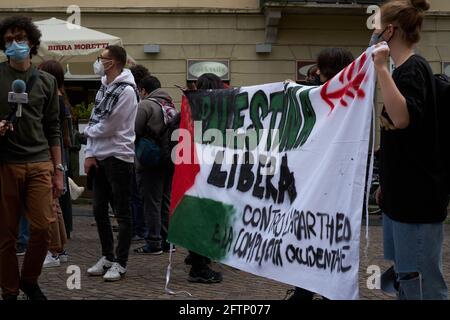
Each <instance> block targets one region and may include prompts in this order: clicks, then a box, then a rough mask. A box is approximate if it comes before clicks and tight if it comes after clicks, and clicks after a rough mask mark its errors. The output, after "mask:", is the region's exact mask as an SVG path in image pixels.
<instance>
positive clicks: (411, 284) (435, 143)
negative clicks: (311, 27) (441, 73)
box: [373, 0, 449, 300]
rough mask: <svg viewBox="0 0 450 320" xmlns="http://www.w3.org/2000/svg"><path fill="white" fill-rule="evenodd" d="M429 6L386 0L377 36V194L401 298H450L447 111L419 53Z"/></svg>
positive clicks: (386, 253) (415, 0)
mask: <svg viewBox="0 0 450 320" xmlns="http://www.w3.org/2000/svg"><path fill="white" fill-rule="evenodd" d="M429 8H430V5H429V3H428V2H427V1H426V0H395V1H389V2H386V3H385V4H383V6H382V7H381V29H379V30H375V31H374V36H373V37H375V39H378V41H380V43H378V44H377V45H376V46H377V48H376V50H375V51H374V54H373V60H374V64H375V70H376V73H377V78H378V83H379V85H380V88H381V92H382V96H383V101H384V107H383V111H382V114H381V149H380V189H379V190H378V192H377V200H378V202H379V204H380V206H381V208H382V210H383V233H384V257H385V259H387V260H391V261H393V262H394V266H393V272H392V273H391V274H392V275H393V277H392V280H393V284H394V286H393V287H394V288H395V289H396V290H397V297H398V299H401V300H422V299H424V300H441V299H448V289H447V284H446V282H445V279H444V277H443V273H442V243H443V222H444V220H445V218H446V216H447V206H448V202H449V197H448V192H447V191H446V188H445V181H444V177H445V176H444V175H443V174H442V172H443V170H442V168H443V163H442V161H441V160H440V159H441V158H442V157H440V153H439V150H441V149H442V147H441V146H440V145H439V141H440V136H439V132H441V131H440V129H441V128H440V124H439V122H438V119H439V116H440V112H439V110H438V108H437V106H436V103H435V101H434V96H435V90H434V87H433V83H434V82H433V81H434V77H433V72H432V70H431V68H430V65H429V64H428V62H427V61H426V60H425V59H424V58H423V57H421V56H420V55H418V54H416V53H415V44H416V43H418V42H419V40H420V31H421V27H422V23H423V20H424V17H425V12H426V11H427V10H428V9H429ZM378 41H377V42H378ZM386 44H387V45H386ZM389 56H391V57H392V60H393V62H394V64H395V70H394V72H393V73H392V75H391V73H390V71H389V68H388V59H389ZM382 279H383V277H382ZM382 286H383V283H382Z"/></svg>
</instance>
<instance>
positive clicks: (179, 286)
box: [20, 206, 450, 300]
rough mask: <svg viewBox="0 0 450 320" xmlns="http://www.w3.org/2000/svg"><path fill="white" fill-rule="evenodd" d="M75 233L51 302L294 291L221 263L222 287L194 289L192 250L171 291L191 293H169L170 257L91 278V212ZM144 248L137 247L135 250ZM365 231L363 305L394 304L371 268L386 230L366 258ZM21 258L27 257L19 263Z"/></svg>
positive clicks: (375, 225) (176, 257) (180, 255)
mask: <svg viewBox="0 0 450 320" xmlns="http://www.w3.org/2000/svg"><path fill="white" fill-rule="evenodd" d="M75 209H76V210H75V212H76V213H77V215H76V216H75V217H74V230H75V231H74V232H73V233H72V238H71V239H70V240H69V243H68V245H67V250H68V252H69V255H70V258H69V262H68V263H67V264H62V265H61V266H60V267H56V268H48V269H44V271H43V273H42V275H41V278H40V284H41V287H42V288H43V291H44V293H45V294H46V295H47V296H48V298H49V299H77V300H78V299H137V300H140V299H208V300H209V299H225V300H226V299H237V300H241V299H263V300H264V299H271V300H272V299H273V300H280V299H283V298H284V297H285V296H286V291H287V290H288V289H290V288H291V286H289V285H286V284H282V283H279V282H275V281H272V280H268V279H266V278H263V277H258V276H254V275H251V274H249V273H246V272H242V271H239V270H236V269H234V268H231V267H228V266H224V265H220V264H216V263H214V264H213V265H212V268H213V269H215V270H217V271H221V272H222V273H223V277H224V280H223V282H222V283H219V284H193V283H189V282H188V281H187V274H188V272H189V268H188V266H186V265H185V264H184V258H185V257H186V255H187V251H186V250H184V249H182V248H177V251H176V252H175V253H174V254H173V263H172V277H171V282H170V285H169V288H170V289H172V290H174V291H181V290H184V291H188V292H190V293H191V294H192V296H193V297H189V296H187V295H186V294H178V295H169V294H166V293H165V291H164V286H165V278H166V269H167V265H168V261H169V255H168V254H167V253H164V254H162V255H160V256H141V255H136V254H134V253H132V252H131V253H130V259H129V265H128V272H127V274H126V277H125V278H124V279H122V280H121V281H119V282H114V283H106V282H104V281H103V279H102V277H88V276H87V275H86V270H87V268H88V267H90V266H91V265H92V264H94V263H95V262H96V261H97V259H98V258H99V257H100V244H99V241H98V236H97V231H96V227H95V224H94V219H93V217H92V216H89V211H90V208H89V207H86V206H83V207H77V208H75ZM445 230H446V238H445V241H444V255H443V257H444V261H443V263H444V271H445V277H446V280H447V282H448V283H450V245H449V237H450V225H448V224H447V225H446V226H445ZM140 244H142V243H133V245H132V248H135V247H137V246H139V245H140ZM365 246H366V241H365V228H364V227H363V228H362V230H361V259H360V260H361V265H360V272H359V283H360V297H361V299H364V300H367V299H369V300H374V299H393V298H392V297H389V296H387V295H386V294H384V293H383V292H381V291H380V290H369V289H368V288H367V280H368V278H369V276H370V274H368V273H367V267H368V266H369V265H378V266H380V268H381V270H385V269H386V268H387V267H389V263H387V262H385V261H384V260H383V255H382V248H383V245H382V229H381V221H380V218H379V217H375V218H372V219H371V226H370V227H369V248H368V251H367V255H366V254H365V250H364V248H365ZM20 259H22V258H20ZM69 265H77V266H79V267H80V268H81V289H80V290H77V289H74V290H69V289H68V288H67V285H66V283H67V279H68V277H69V276H70V274H68V273H66V271H67V267H68V266H69Z"/></svg>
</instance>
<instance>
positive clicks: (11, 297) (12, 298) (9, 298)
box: [2, 294, 17, 301]
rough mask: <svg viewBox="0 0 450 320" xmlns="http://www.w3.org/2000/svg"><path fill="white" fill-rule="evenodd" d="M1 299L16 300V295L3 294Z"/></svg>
mask: <svg viewBox="0 0 450 320" xmlns="http://www.w3.org/2000/svg"><path fill="white" fill-rule="evenodd" d="M2 298H3V301H17V296H16V295H13V294H12V295H4V296H2Z"/></svg>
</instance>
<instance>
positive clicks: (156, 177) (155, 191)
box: [137, 165, 172, 248]
mask: <svg viewBox="0 0 450 320" xmlns="http://www.w3.org/2000/svg"><path fill="white" fill-rule="evenodd" d="M137 183H138V187H139V190H140V192H141V195H142V199H143V200H144V217H145V220H146V224H147V230H148V233H147V237H146V241H147V244H148V245H149V246H150V247H153V248H161V246H162V242H163V241H166V239H167V231H168V228H169V207H170V193H171V188H172V173H171V170H170V168H169V166H168V165H161V166H158V167H152V168H145V169H144V170H142V171H138V172H137Z"/></svg>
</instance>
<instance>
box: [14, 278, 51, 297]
mask: <svg viewBox="0 0 450 320" xmlns="http://www.w3.org/2000/svg"><path fill="white" fill-rule="evenodd" d="M20 290H22V291H23V292H24V293H25V295H26V296H27V300H47V297H46V296H45V295H44V294H43V293H42V291H41V288H40V287H39V285H38V284H37V283H26V282H24V281H20Z"/></svg>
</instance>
